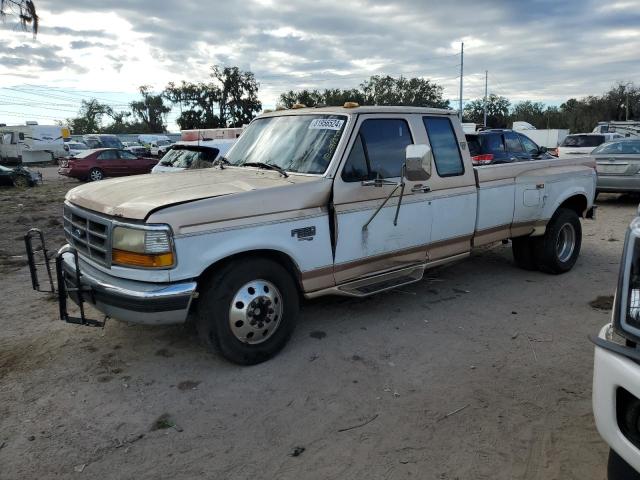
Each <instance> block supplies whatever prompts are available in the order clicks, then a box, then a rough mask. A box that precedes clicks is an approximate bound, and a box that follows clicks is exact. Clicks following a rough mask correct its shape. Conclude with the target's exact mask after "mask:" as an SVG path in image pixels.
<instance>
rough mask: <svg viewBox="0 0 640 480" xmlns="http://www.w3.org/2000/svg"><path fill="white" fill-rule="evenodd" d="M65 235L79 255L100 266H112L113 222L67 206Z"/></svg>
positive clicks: (65, 208) (65, 209)
mask: <svg viewBox="0 0 640 480" xmlns="http://www.w3.org/2000/svg"><path fill="white" fill-rule="evenodd" d="M63 217H64V234H65V237H66V238H67V241H68V242H69V244H70V245H71V246H72V247H74V248H75V249H76V250H78V252H79V253H81V254H82V255H84V256H85V257H88V258H90V259H91V260H93V261H95V262H97V263H99V264H100V265H104V266H110V265H111V222H110V221H109V220H107V219H105V218H103V217H100V216H99V215H96V214H94V213H91V212H89V211H87V210H83V209H81V208H78V207H75V206H71V205H68V204H65V206H64V209H63Z"/></svg>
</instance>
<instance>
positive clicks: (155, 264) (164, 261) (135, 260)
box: [111, 249, 173, 268]
mask: <svg viewBox="0 0 640 480" xmlns="http://www.w3.org/2000/svg"><path fill="white" fill-rule="evenodd" d="M111 262H112V263H115V264H118V265H122V266H125V267H145V268H163V267H170V266H172V265H173V253H171V252H169V253H160V254H149V253H135V252H127V251H125V250H117V249H114V250H113V252H112V254H111Z"/></svg>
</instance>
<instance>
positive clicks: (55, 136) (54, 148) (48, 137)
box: [0, 122, 69, 164]
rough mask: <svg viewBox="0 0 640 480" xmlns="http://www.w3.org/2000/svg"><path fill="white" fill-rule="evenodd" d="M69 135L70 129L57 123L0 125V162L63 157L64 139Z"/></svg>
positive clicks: (24, 161) (17, 162)
mask: <svg viewBox="0 0 640 480" xmlns="http://www.w3.org/2000/svg"><path fill="white" fill-rule="evenodd" d="M68 137H69V129H67V128H64V127H60V126H57V125H38V124H37V123H36V122H27V123H26V125H14V126H6V125H5V126H0V162H2V163H11V164H20V163H46V162H51V161H53V160H54V159H55V158H58V157H63V156H64V155H65V154H66V152H65V150H64V139H65V138H68Z"/></svg>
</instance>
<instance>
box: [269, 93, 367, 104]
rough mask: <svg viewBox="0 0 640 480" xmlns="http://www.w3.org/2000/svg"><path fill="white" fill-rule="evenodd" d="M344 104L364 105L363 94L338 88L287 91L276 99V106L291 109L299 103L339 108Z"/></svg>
mask: <svg viewBox="0 0 640 480" xmlns="http://www.w3.org/2000/svg"><path fill="white" fill-rule="evenodd" d="M345 102H358V103H359V104H361V105H364V104H365V98H364V94H363V93H362V92H361V91H360V90H358V89H356V88H353V89H350V90H342V89H340V88H329V89H325V90H322V91H320V90H307V89H304V90H298V91H297V92H296V91H293V90H289V91H288V92H284V93H282V94H280V98H279V99H278V106H280V107H283V108H291V107H292V106H293V105H295V104H296V103H301V104H303V105H306V106H307V107H317V106H320V105H326V106H332V107H335V106H341V105H344V104H345Z"/></svg>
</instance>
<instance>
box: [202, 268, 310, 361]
mask: <svg viewBox="0 0 640 480" xmlns="http://www.w3.org/2000/svg"><path fill="white" fill-rule="evenodd" d="M298 310H299V298H298V290H297V288H296V285H295V282H294V280H293V278H292V277H291V275H290V274H289V272H288V271H287V270H286V269H285V268H284V267H282V266H281V265H279V264H278V263H276V262H274V261H273V260H270V259H266V258H246V259H242V260H238V261H232V262H230V263H228V264H227V265H225V266H224V267H222V268H221V270H220V271H219V272H217V273H216V274H214V275H213V276H212V277H211V278H210V279H209V280H207V281H205V282H204V284H203V286H202V288H201V290H200V300H199V305H198V317H197V328H198V333H199V335H200V337H201V338H203V340H204V341H205V343H206V344H207V345H210V346H212V347H214V348H215V349H216V350H217V351H219V352H220V353H221V354H222V355H223V356H224V357H225V358H226V359H227V360H230V361H232V362H234V363H238V364H240V365H253V364H256V363H260V362H264V361H265V360H268V359H269V358H271V357H273V356H274V355H275V354H276V353H278V352H279V351H280V350H281V349H282V348H283V347H284V346H285V344H286V343H287V341H288V340H289V338H290V337H291V334H292V333H293V330H294V328H295V325H296V320H297V316H298Z"/></svg>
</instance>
